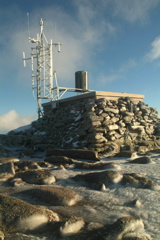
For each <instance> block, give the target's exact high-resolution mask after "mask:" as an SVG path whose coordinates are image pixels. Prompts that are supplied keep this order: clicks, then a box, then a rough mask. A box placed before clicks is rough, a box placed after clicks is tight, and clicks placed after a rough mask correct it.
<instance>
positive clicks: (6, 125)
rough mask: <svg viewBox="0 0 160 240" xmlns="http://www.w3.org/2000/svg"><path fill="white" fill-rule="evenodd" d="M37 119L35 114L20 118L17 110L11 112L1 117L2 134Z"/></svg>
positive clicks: (0, 130) (0, 128)
mask: <svg viewBox="0 0 160 240" xmlns="http://www.w3.org/2000/svg"><path fill="white" fill-rule="evenodd" d="M35 119H36V116H35V114H30V115H28V116H20V115H19V114H18V113H17V112H16V111H15V110H11V111H9V112H8V113H6V114H3V115H0V133H1V134H4V133H7V132H9V131H10V130H13V129H16V128H18V127H20V126H25V125H28V124H30V123H31V122H32V121H34V120H35Z"/></svg>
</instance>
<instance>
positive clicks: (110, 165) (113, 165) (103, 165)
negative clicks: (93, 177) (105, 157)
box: [75, 161, 120, 169]
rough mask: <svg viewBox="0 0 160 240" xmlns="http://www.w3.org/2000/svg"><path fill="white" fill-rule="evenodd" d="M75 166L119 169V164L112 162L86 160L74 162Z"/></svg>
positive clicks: (80, 167)
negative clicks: (90, 161) (89, 161)
mask: <svg viewBox="0 0 160 240" xmlns="http://www.w3.org/2000/svg"><path fill="white" fill-rule="evenodd" d="M75 168H79V169H111V168H115V169H120V166H119V165H118V164H116V163H114V162H109V163H106V162H96V163H88V162H78V161H77V162H75Z"/></svg>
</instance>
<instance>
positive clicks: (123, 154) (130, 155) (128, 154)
mask: <svg viewBox="0 0 160 240" xmlns="http://www.w3.org/2000/svg"><path fill="white" fill-rule="evenodd" d="M135 156H136V152H132V151H122V152H119V153H116V154H115V155H114V157H125V158H133V157H135Z"/></svg>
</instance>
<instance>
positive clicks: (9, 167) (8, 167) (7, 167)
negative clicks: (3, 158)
mask: <svg viewBox="0 0 160 240" xmlns="http://www.w3.org/2000/svg"><path fill="white" fill-rule="evenodd" d="M2 173H8V174H13V175H14V174H15V169H14V164H13V162H9V163H4V164H1V165H0V174H2Z"/></svg>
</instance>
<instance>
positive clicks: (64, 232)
mask: <svg viewBox="0 0 160 240" xmlns="http://www.w3.org/2000/svg"><path fill="white" fill-rule="evenodd" d="M84 224H85V223H84V221H83V219H81V218H77V217H71V218H70V219H68V220H67V221H66V222H65V224H64V225H63V226H61V227H60V235H61V236H62V237H70V236H72V235H74V234H76V233H78V232H79V231H80V230H81V228H82V227H83V226H84Z"/></svg>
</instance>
